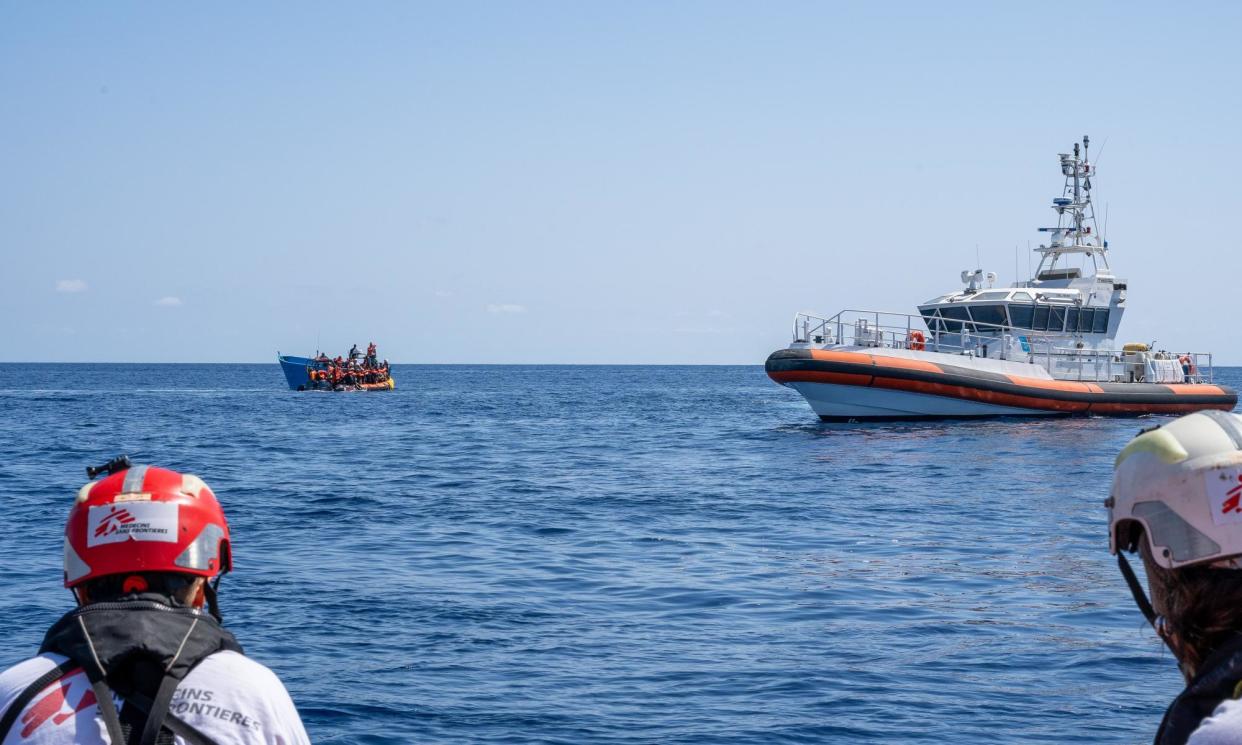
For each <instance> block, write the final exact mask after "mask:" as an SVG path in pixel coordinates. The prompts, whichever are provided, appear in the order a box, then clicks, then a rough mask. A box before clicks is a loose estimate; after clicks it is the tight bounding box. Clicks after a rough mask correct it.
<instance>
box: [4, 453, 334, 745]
mask: <svg viewBox="0 0 1242 745" xmlns="http://www.w3.org/2000/svg"><path fill="white" fill-rule="evenodd" d="M104 472H106V473H107V474H108V475H107V476H106V477H104V478H103V479H100V480H99V481H93V482H91V483H88V484H86V485H85V486H83V487H82V490H81V491H80V492H79V493H78V497H77V500H76V501H75V503H74V505H73V509H72V510H71V511H70V513H69V522H68V524H67V525H66V526H65V579H64V581H65V586H66V587H68V588H70V590H72V592H73V594H74V596H75V597H76V598H77V601H78V607H77V608H76V609H74V610H72V611H70V612H69V613H67V614H65V616H64V617H62V618H61V619H60V620H59V621H57V622H56V623H55V624H54V625H53V626H52V628H51V629H50V630H49V631H48V632H47V635H46V636H45V637H44V639H43V645H42V647H41V648H40V649H39V655H38V656H37V657H34V658H31V659H29V660H26V661H25V662H22V663H20V664H18V665H16V666H14V667H11V668H9V669H8V670H6V671H4V672H3V673H0V745H12V744H14V743H35V744H39V745H52V744H54V743H88V744H89V745H95V744H97V743H99V744H102V743H104V742H109V743H112V744H113V745H118V744H119V743H126V744H131V743H137V744H139V745H154V744H155V743H161V744H163V743H174V742H175V743H179V744H180V743H188V744H190V745H205V744H207V743H219V744H220V745H224V744H226V743H247V744H249V743H254V744H256V745H257V744H259V743H262V744H264V745H301V744H302V743H309V739H308V738H307V735H306V730H305V729H304V728H303V726H302V721H301V719H300V718H299V717H298V712H297V709H296V708H294V705H293V702H292V701H291V700H290V698H289V694H288V692H287V691H286V690H285V687H284V686H283V685H282V684H281V682H280V680H279V679H278V678H277V677H276V675H275V674H274V673H272V671H271V670H268V669H267V668H266V667H264V666H263V665H261V664H259V663H257V662H255V661H253V660H251V659H250V658H248V657H246V656H244V655H243V654H242V648H241V645H239V644H238V643H237V640H236V639H235V638H234V637H233V635H232V634H231V633H229V632H228V631H226V630H225V629H224V628H223V626H221V624H220V611H219V606H218V604H217V602H216V588H217V585H218V583H219V578H220V577H221V576H222V575H223V574H224V573H226V572H228V571H229V570H230V569H231V568H232V551H231V541H230V537H229V526H228V523H227V522H226V521H225V519H224V512H223V511H222V510H221V509H220V504H219V503H218V502H217V501H216V497H215V495H214V494H213V493H212V491H211V489H209V488H208V487H207V485H206V484H204V483H203V482H202V481H201V480H200V479H199V478H198V477H196V476H190V475H183V474H180V473H177V472H175V471H170V470H167V469H163V468H156V467H154V466H131V465H130V463H129V459H128V458H125V457H124V456H122V457H120V458H118V459H116V460H114V461H112V462H111V463H109V464H107V465H105V466H103V467H101V468H99V469H92V468H88V469H87V473H88V475H89V476H90V478H95V477H96V476H97V475H99V474H100V473H104ZM213 580H214V583H213Z"/></svg>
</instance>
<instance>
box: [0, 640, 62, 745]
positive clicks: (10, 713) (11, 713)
mask: <svg viewBox="0 0 1242 745" xmlns="http://www.w3.org/2000/svg"><path fill="white" fill-rule="evenodd" d="M76 667H78V663H76V662H74V661H73V660H65V661H64V662H62V663H60V664H59V665H57V666H56V667H54V668H52V669H51V670H48V671H47V672H46V673H44V674H43V675H42V676H40V677H39V679H38V680H36V681H35V682H33V683H31V684H30V685H28V686H26V690H24V691H22V692H21V693H20V694H18V696H17V698H15V699H13V703H11V704H9V708H8V710H6V711H5V712H4V716H3V717H0V742H4V738H6V737H8V736H9V730H11V729H13V724H14V723H16V722H17V718H18V717H19V716H21V714H22V711H24V710H25V708H26V707H27V706H28V705H29V704H30V702H31V701H33V700H34V697H35V696H38V695H39V692H40V691H42V690H43V689H44V688H47V687H48V686H49V685H51V684H52V683H55V682H56V681H58V680H60V679H61V678H62V677H64V675H65V674H66V673H68V672H69V671H70V670H73V669H75V668H76Z"/></svg>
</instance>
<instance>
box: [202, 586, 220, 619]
mask: <svg viewBox="0 0 1242 745" xmlns="http://www.w3.org/2000/svg"><path fill="white" fill-rule="evenodd" d="M222 579H224V575H223V574H217V575H216V580H215V582H212V581H211V580H207V581H206V582H204V583H203V596H204V597H206V598H207V611H208V612H209V613H211V615H212V617H214V618H215V619H216V620H217V621H219V622H220V623H224V619H223V618H221V617H220V601H219V597H218V596H217V591H218V590H219V588H220V580H222Z"/></svg>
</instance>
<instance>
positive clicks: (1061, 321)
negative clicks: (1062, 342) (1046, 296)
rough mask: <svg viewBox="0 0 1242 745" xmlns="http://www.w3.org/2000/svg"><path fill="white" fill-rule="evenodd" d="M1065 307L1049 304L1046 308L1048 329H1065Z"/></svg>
mask: <svg viewBox="0 0 1242 745" xmlns="http://www.w3.org/2000/svg"><path fill="white" fill-rule="evenodd" d="M1065 311H1066V309H1065V308H1058V307H1056V306H1049V308H1048V330H1049V331H1063V330H1065Z"/></svg>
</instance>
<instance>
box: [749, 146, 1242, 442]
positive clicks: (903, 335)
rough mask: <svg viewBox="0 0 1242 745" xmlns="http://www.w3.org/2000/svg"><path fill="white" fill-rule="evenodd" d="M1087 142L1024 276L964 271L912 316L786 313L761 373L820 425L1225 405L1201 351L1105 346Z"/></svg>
mask: <svg viewBox="0 0 1242 745" xmlns="http://www.w3.org/2000/svg"><path fill="white" fill-rule="evenodd" d="M1089 146H1090V139H1089V138H1087V137H1083V139H1082V148H1081V150H1080V149H1079V145H1078V143H1074V148H1073V153H1072V154H1071V153H1061V154H1060V156H1059V157H1060V165H1061V173H1062V175H1063V176H1064V178H1065V185H1064V188H1063V191H1062V194H1061V196H1059V197H1057V198H1055V199H1053V200H1052V209H1053V210H1055V212H1056V215H1057V224H1056V226H1055V227H1044V228H1039V230H1040V232H1042V233H1046V234H1048V242H1047V244H1046V245H1040V246H1039V247H1038V248H1036V249H1034V252H1035V253H1036V254H1037V255H1038V256H1039V266H1038V269H1037V270H1036V271H1035V274H1034V276H1033V277H1031V278H1030V279H1029V280H1027V281H1025V282H1017V283H1015V284H1014V285H1013V286H1012V287H995V286H994V285H995V283H996V275H995V274H994V273H992V272H984V271H983V270H982V269H975V270H967V271H964V272H962V275H961V278H962V282H963V284H964V285H965V287H963V288H962V289H960V290H955V291H953V292H950V293H947V294H945V295H941V296H939V297H936V298H933V299H931V300H928V301H927V302H925V303H923V304H921V305H919V306H918V309H919V313H918V314H917V315H915V314H903V313H888V312H882V311H871V310H843V311H841V312H840V313H837V314H836V315H834V316H830V317H821V316H816V315H813V314H810V313H799V314H797V315H796V316H795V317H794V330H793V343H792V344H790V345H789V347H788V348H786V349H781V350H778V351H776V352H773V353H772V354H771V356H769V357H768V360H767V364H766V369H767V373H768V376H769V377H771V378H772V380H774V381H776V382H777V383H780V384H781V385H784V386H788V387H790V388H793V389H794V390H796V391H798V392H799V393H801V394H802V395H803V396H804V397H805V398H806V400H807V402H808V403H810V405H811V408H812V409H813V410H814V411H815V413H816V414H818V415H819V418H820V419H822V420H824V421H865V420H891V419H927V418H959V417H987V416H1073V415H1077V416H1089V415H1109V416H1138V415H1142V414H1186V413H1190V412H1193V411H1199V410H1202V409H1220V410H1224V411H1229V410H1232V409H1233V408H1234V406H1236V405H1237V402H1238V395H1237V392H1236V391H1234V390H1232V389H1230V388H1228V387H1226V386H1223V385H1217V384H1216V383H1215V382H1214V381H1213V371H1212V355H1211V354H1209V353H1203V352H1168V351H1164V350H1157V349H1153V348H1150V347H1149V345H1147V344H1138V343H1133V344H1124V345H1123V346H1121V347H1120V348H1117V346H1116V341H1115V340H1116V339H1117V332H1118V327H1119V326H1120V325H1121V317H1122V314H1123V313H1124V312H1125V308H1126V299H1127V290H1128V287H1127V283H1126V281H1125V280H1124V279H1120V278H1118V277H1117V276H1115V275H1114V274H1113V271H1112V269H1111V268H1110V267H1109V263H1108V241H1107V240H1106V239H1105V237H1104V236H1101V235H1100V231H1099V229H1098V225H1097V222H1096V219H1095V211H1094V208H1093V207H1092V204H1091V179H1092V177H1093V176H1095V175H1096V172H1095V166H1094V165H1092V164H1091V163H1090V162H1089V160H1088V155H1087V153H1088V147H1089Z"/></svg>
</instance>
